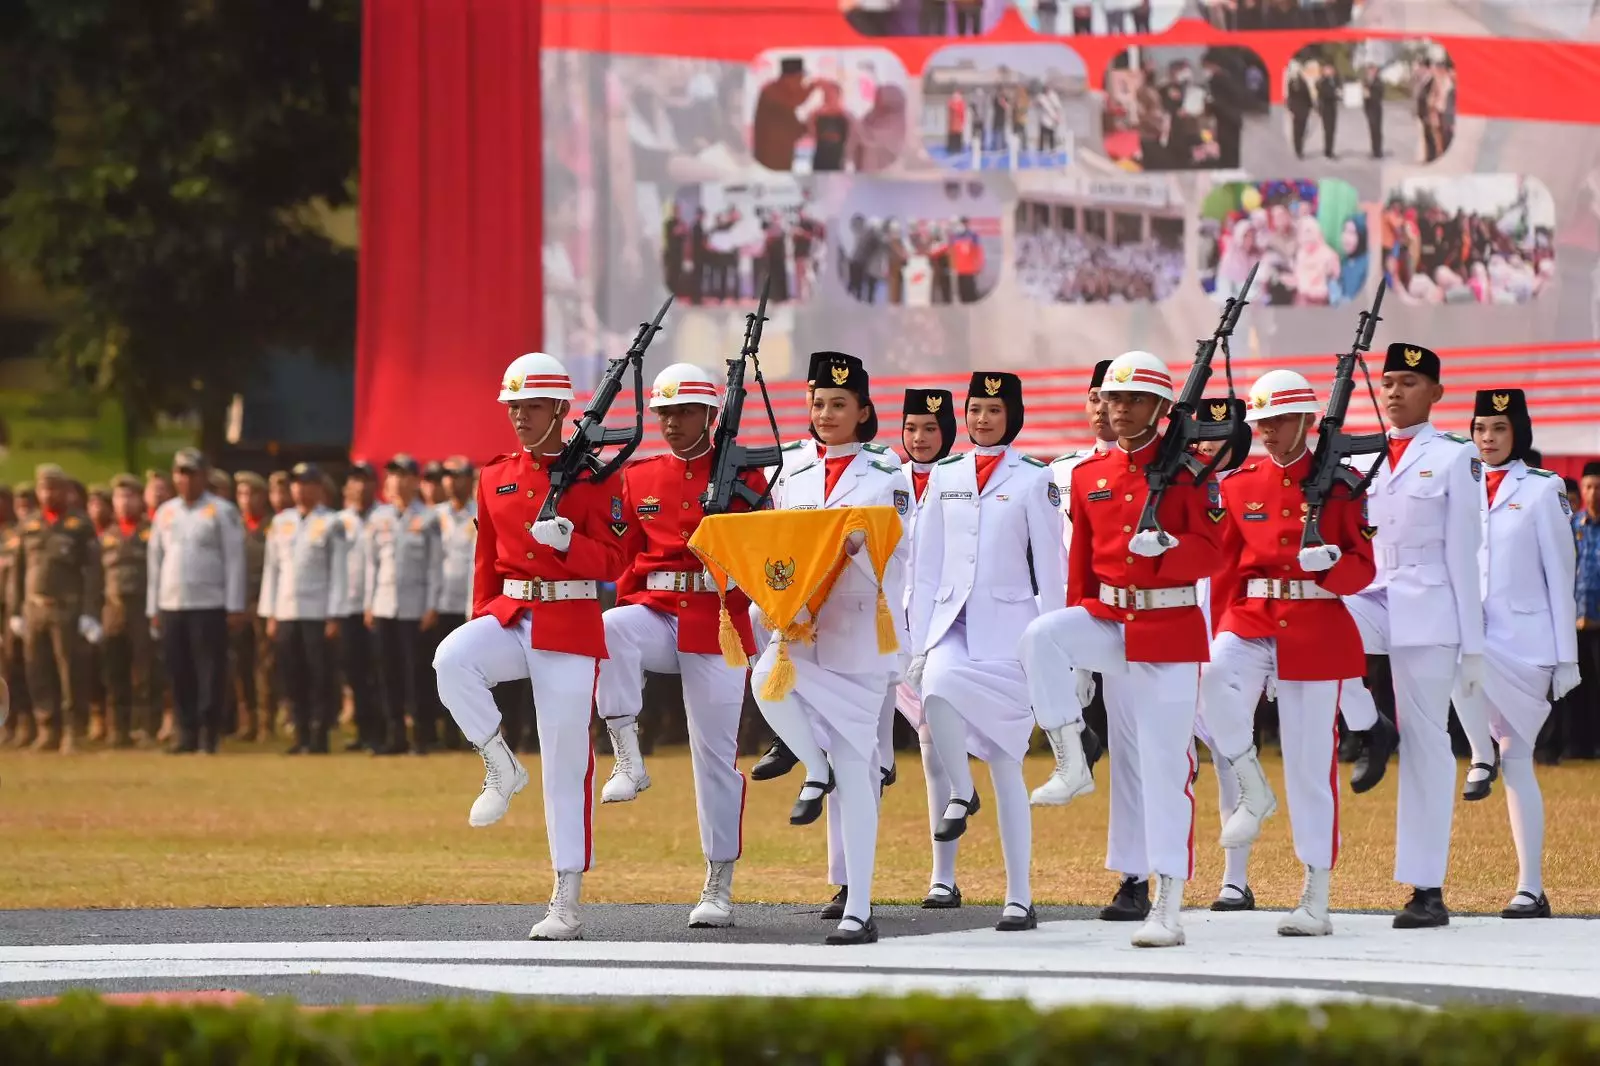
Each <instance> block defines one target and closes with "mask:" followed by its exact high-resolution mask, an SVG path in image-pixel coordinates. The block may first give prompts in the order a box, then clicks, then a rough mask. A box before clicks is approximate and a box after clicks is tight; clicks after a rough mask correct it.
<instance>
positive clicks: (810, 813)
mask: <svg viewBox="0 0 1600 1066" xmlns="http://www.w3.org/2000/svg"><path fill="white" fill-rule="evenodd" d="M834 784H835V782H834V780H833V767H832V766H830V767H828V781H827V783H826V784H824V783H822V782H821V781H807V782H806V783H805V784H803V785H801V786H800V791H801V792H804V791H805V790H806V789H808V788H820V789H821V790H822V791H821V792H820V793H818V794H817V795H816V796H815V797H813V798H811V799H805V798H803V797H797V798H796V799H795V801H794V806H793V807H792V808H790V810H789V824H790V825H810V824H811V823H812V822H814V821H816V820H817V819H818V818H820V817H822V801H823V799H824V798H826V797H827V795H828V793H830V792H832V791H833V787H834Z"/></svg>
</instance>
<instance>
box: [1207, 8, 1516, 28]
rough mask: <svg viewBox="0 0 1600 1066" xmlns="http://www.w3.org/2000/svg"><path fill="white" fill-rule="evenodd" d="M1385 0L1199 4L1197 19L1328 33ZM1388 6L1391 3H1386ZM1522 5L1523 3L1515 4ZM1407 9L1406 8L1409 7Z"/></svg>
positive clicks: (1227, 25)
mask: <svg viewBox="0 0 1600 1066" xmlns="http://www.w3.org/2000/svg"><path fill="white" fill-rule="evenodd" d="M1384 2H1385V0H1198V4H1199V7H1200V17H1201V18H1203V19H1205V20H1206V21H1207V22H1209V23H1210V24H1211V25H1212V27H1213V28H1214V29H1219V30H1223V31H1225V32H1227V33H1233V32H1235V31H1238V30H1331V29H1335V28H1337V27H1340V26H1348V25H1350V23H1351V22H1352V21H1354V20H1355V19H1358V18H1361V17H1362V16H1363V15H1364V14H1365V13H1366V12H1368V11H1370V10H1371V9H1373V8H1375V7H1382V6H1384ZM1388 2H1389V3H1390V4H1393V3H1394V0H1388ZM1517 2H1519V3H1520V2H1525V0H1517ZM1408 6H1409V5H1408Z"/></svg>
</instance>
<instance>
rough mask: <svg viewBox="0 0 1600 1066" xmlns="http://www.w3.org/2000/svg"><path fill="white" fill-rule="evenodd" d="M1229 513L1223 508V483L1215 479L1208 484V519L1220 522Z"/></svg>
mask: <svg viewBox="0 0 1600 1066" xmlns="http://www.w3.org/2000/svg"><path fill="white" fill-rule="evenodd" d="M1227 513H1228V512H1227V511H1226V510H1225V509H1224V508H1223V506H1222V482H1220V481H1217V480H1215V479H1213V480H1211V481H1208V482H1206V517H1207V518H1209V519H1211V521H1213V522H1220V521H1222V519H1223V516H1225V515H1226V514H1227Z"/></svg>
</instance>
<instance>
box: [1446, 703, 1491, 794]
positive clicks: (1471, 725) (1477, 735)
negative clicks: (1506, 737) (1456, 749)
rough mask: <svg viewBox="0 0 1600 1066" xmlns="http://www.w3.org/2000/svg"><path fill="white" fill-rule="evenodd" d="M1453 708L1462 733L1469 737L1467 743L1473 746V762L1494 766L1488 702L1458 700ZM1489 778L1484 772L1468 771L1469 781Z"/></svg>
mask: <svg viewBox="0 0 1600 1066" xmlns="http://www.w3.org/2000/svg"><path fill="white" fill-rule="evenodd" d="M1452 706H1454V707H1455V712H1456V721H1458V722H1460V723H1461V731H1462V732H1463V733H1465V734H1466V735H1467V743H1468V744H1470V745H1471V746H1472V761H1473V762H1481V763H1484V764H1485V765H1488V766H1493V765H1494V757H1495V743H1494V737H1493V736H1492V735H1490V733H1489V703H1488V701H1487V700H1485V699H1483V698H1481V697H1475V698H1473V699H1470V700H1466V699H1458V700H1456V701H1455V702H1454V704H1453V705H1452ZM1474 774H1476V776H1474ZM1488 776H1489V775H1488V774H1487V773H1486V772H1484V771H1483V770H1477V771H1473V770H1468V771H1467V780H1468V781H1482V780H1484V779H1485V778H1486V777H1488Z"/></svg>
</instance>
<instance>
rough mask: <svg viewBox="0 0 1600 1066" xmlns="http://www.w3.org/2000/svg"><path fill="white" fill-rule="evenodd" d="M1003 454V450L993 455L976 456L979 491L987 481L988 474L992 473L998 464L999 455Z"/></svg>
mask: <svg viewBox="0 0 1600 1066" xmlns="http://www.w3.org/2000/svg"><path fill="white" fill-rule="evenodd" d="M1004 454H1005V453H1004V452H997V453H996V454H994V455H980V456H978V457H977V459H978V491H979V492H982V491H983V487H984V486H985V485H987V484H988V483H989V475H990V474H992V473H994V468H995V467H996V466H998V465H999V464H1000V457H1001V456H1002V455H1004Z"/></svg>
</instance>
